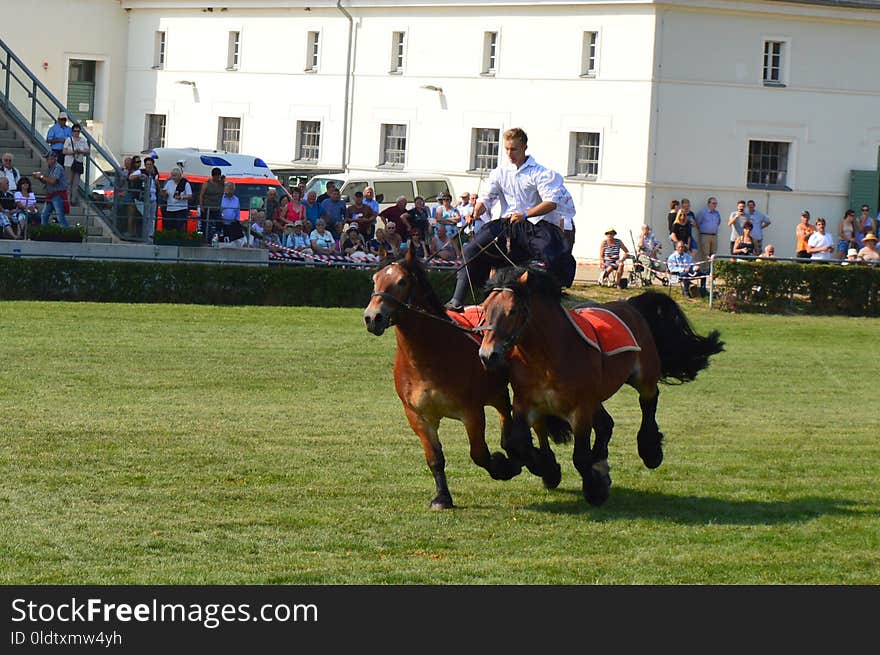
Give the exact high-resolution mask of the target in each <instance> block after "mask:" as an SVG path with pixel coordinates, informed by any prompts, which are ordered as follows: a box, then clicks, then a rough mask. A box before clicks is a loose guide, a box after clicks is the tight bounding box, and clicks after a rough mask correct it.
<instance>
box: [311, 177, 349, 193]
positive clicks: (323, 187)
mask: <svg viewBox="0 0 880 655" xmlns="http://www.w3.org/2000/svg"><path fill="white" fill-rule="evenodd" d="M327 182H333V183H334V184H335V185H336V188H337V189H341V188H342V184H343V180H340V179H339V178H336V177H314V178H312V181H311V182H309V185H308V186H307V187H306V194H308V192H309V191H314V192H315V193H316V194H317V195H319V196H320V195H321V194H322V193H326V192H327Z"/></svg>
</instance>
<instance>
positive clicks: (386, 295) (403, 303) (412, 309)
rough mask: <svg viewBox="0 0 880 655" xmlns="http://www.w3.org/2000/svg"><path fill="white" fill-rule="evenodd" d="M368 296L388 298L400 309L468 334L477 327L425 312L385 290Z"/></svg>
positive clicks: (391, 322)
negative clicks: (468, 326)
mask: <svg viewBox="0 0 880 655" xmlns="http://www.w3.org/2000/svg"><path fill="white" fill-rule="evenodd" d="M370 297H371V298H373V297H378V298H381V299H382V300H390V301H391V302H393V303H396V304H397V306H398V307H400V308H402V309H406V310H407V311H410V312H415V313H416V314H421V315H422V316H427V317H428V318H430V319H433V320H435V321H440V322H441V323H443V324H444V325H450V326H452V327H454V328H456V329H458V330H461V331H462V332H467V333H469V334H473V333H475V332H476V331H477V328H466V327H463V326H461V325H459V324H458V323H456V322H455V321H451V320H449V319H448V318H443V317H441V316H437V315H436V314H432V313H431V312H426V311H425V310H424V309H422V308H421V307H416V306H415V305H413V304H412V303H410V302H407V301H404V300H399V299H397V298H395V297H394V296H393V295H391V294H390V293H388V292H386V291H374V292H373V293H371V294H370ZM389 324H390V325H394V324H395V323H394V321H393V320H391V321H390V323H389Z"/></svg>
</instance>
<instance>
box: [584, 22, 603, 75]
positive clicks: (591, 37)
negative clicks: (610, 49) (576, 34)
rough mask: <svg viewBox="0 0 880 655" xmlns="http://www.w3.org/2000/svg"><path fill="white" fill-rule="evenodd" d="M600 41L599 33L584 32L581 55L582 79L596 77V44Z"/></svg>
mask: <svg viewBox="0 0 880 655" xmlns="http://www.w3.org/2000/svg"><path fill="white" fill-rule="evenodd" d="M598 40H599V33H598V32H584V43H583V50H582V54H581V77H596V44H597V43H598Z"/></svg>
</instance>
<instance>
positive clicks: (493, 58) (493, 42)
mask: <svg viewBox="0 0 880 655" xmlns="http://www.w3.org/2000/svg"><path fill="white" fill-rule="evenodd" d="M497 66H498V32H484V33H483V75H494V74H495V69H496V68H497Z"/></svg>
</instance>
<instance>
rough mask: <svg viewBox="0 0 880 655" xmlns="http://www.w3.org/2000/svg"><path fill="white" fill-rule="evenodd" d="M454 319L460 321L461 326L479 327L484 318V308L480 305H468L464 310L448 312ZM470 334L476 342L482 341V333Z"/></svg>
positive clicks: (468, 327)
mask: <svg viewBox="0 0 880 655" xmlns="http://www.w3.org/2000/svg"><path fill="white" fill-rule="evenodd" d="M446 313H447V314H448V315H449V318H451V319H452V320H453V321H455V322H456V323H458V324H459V325H460V326H461V327H464V328H467V329H471V328H475V327H477V325H479V324H480V321H482V320H483V308H482V307H480V306H479V305H468V306H467V307H465V308H464V311H463V312H461V313H459V312H450V311H447V312H446ZM468 336H469V337H470V338H471V339H473V340H474V342H475V343H478V344H479V343H481V342H482V340H483V339H482V337H480V335H478V334H476V333H474V332H470V333H468Z"/></svg>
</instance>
